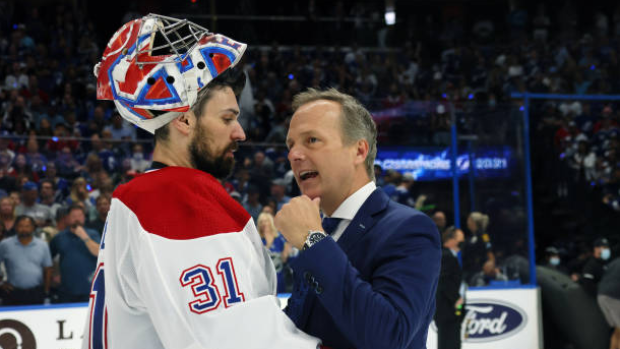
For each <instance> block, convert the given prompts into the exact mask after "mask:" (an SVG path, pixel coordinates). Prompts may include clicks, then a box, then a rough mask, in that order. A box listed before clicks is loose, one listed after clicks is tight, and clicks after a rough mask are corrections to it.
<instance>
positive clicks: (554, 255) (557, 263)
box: [545, 246, 568, 275]
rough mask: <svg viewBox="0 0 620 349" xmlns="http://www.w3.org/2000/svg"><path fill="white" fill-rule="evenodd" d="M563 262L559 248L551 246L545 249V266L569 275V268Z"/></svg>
mask: <svg viewBox="0 0 620 349" xmlns="http://www.w3.org/2000/svg"><path fill="white" fill-rule="evenodd" d="M561 262H562V259H561V258H560V252H559V251H558V249H557V248H555V247H554V246H549V247H547V248H546V249H545V267H547V268H549V269H553V270H556V271H559V272H560V273H562V274H566V275H568V269H566V268H565V267H564V266H563V265H562V264H561Z"/></svg>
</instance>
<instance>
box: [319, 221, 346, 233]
mask: <svg viewBox="0 0 620 349" xmlns="http://www.w3.org/2000/svg"><path fill="white" fill-rule="evenodd" d="M341 220H342V219H341V218H329V217H323V222H321V224H322V225H323V230H325V233H326V234H327V235H331V234H332V233H333V232H334V231H335V230H336V228H337V227H338V223H340V221H341Z"/></svg>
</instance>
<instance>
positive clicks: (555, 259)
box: [549, 257, 560, 266]
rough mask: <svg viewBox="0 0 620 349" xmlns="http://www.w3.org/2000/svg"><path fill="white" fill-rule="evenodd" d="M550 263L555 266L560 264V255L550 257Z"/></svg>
mask: <svg viewBox="0 0 620 349" xmlns="http://www.w3.org/2000/svg"><path fill="white" fill-rule="evenodd" d="M549 263H550V264H551V265H553V266H558V265H560V258H558V257H551V258H550V259H549Z"/></svg>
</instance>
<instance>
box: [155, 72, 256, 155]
mask: <svg viewBox="0 0 620 349" xmlns="http://www.w3.org/2000/svg"><path fill="white" fill-rule="evenodd" d="M225 87H230V88H231V89H232V90H233V92H234V94H235V97H237V98H239V95H240V94H241V91H242V90H243V88H244V87H245V74H244V73H243V71H242V70H240V69H237V68H234V67H233V68H228V69H226V70H225V71H224V72H223V73H222V74H220V75H218V76H217V77H216V78H215V79H213V80H211V81H210V82H209V84H207V86H205V87H204V88H202V89H201V90H200V91H198V96H197V97H196V102H195V103H194V105H193V106H192V107H191V110H192V111H193V112H194V115H196V118H200V116H201V115H202V114H203V109H204V106H205V105H206V104H207V102H209V100H210V99H211V97H213V91H218V90H221V89H223V88H225ZM169 127H170V123H167V124H165V125H164V126H162V127H160V128H158V129H157V130H155V143H157V142H158V141H166V140H168V137H169V136H170V128H169Z"/></svg>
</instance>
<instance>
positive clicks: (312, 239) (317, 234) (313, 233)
mask: <svg viewBox="0 0 620 349" xmlns="http://www.w3.org/2000/svg"><path fill="white" fill-rule="evenodd" d="M326 236H327V234H325V233H324V232H322V231H318V230H310V231H309V232H308V236H307V237H306V242H305V243H304V247H303V248H302V249H301V250H302V251H305V250H307V249H309V248H310V247H312V245H314V244H316V243H317V242H319V241H321V240H323V239H324V238H325V237H326Z"/></svg>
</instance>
